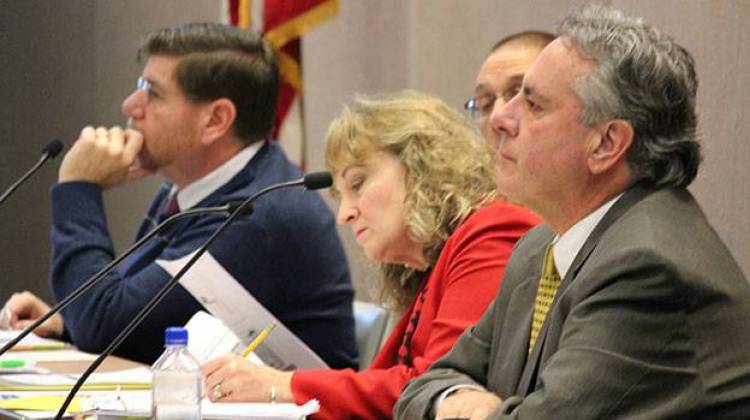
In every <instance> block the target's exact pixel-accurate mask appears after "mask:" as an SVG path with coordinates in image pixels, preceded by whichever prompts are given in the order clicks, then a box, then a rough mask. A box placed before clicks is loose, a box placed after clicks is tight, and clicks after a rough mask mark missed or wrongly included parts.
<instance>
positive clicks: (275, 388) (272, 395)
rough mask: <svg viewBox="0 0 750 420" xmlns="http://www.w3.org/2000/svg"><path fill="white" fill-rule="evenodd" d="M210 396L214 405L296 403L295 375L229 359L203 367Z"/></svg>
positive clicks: (207, 363) (207, 393)
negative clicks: (218, 403)
mask: <svg viewBox="0 0 750 420" xmlns="http://www.w3.org/2000/svg"><path fill="white" fill-rule="evenodd" d="M203 375H204V376H205V378H206V381H205V383H206V395H207V396H208V398H209V399H210V400H211V401H212V402H294V396H293V395H292V387H291V383H292V372H282V371H280V370H276V369H274V368H271V367H268V366H262V365H258V364H255V363H252V362H248V361H247V360H245V359H243V358H242V357H240V356H236V355H226V356H222V357H219V358H217V359H213V360H210V361H208V362H206V363H205V364H204V365H203Z"/></svg>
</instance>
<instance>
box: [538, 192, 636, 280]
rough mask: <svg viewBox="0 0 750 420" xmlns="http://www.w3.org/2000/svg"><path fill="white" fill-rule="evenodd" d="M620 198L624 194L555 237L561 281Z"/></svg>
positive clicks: (556, 258)
mask: <svg viewBox="0 0 750 420" xmlns="http://www.w3.org/2000/svg"><path fill="white" fill-rule="evenodd" d="M620 197H622V193H620V194H618V195H617V196H616V197H615V198H613V199H611V200H609V201H607V202H606V203H604V204H603V205H602V206H601V207H599V208H598V209H596V210H594V211H593V212H591V213H590V214H589V215H588V216H586V217H584V218H583V219H581V220H579V221H578V223H576V224H575V225H573V226H572V227H571V228H570V229H568V231H567V232H565V233H563V234H562V236H555V239H554V240H553V241H552V243H553V244H554V245H555V248H554V251H555V267H557V272H558V274H560V278H561V279H564V278H565V275H566V274H567V273H568V270H569V269H570V266H571V264H573V259H574V258H575V257H576V255H577V254H578V251H580V250H581V248H582V247H583V244H584V243H585V242H586V240H587V239H588V238H589V236H590V235H591V232H592V231H593V230H594V228H595V227H596V225H598V224H599V222H600V221H601V220H602V218H603V217H604V215H605V214H607V211H608V210H609V209H610V208H611V207H612V205H613V204H615V202H616V201H617V200H618V199H619V198H620Z"/></svg>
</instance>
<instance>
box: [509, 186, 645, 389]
mask: <svg viewBox="0 0 750 420" xmlns="http://www.w3.org/2000/svg"><path fill="white" fill-rule="evenodd" d="M651 192H653V190H651V189H648V188H646V187H643V186H639V185H635V186H633V187H631V188H629V189H628V190H627V191H625V193H624V194H623V196H622V197H620V199H619V200H617V202H615V204H614V205H613V206H612V208H610V209H609V211H607V214H605V215H604V217H603V218H602V220H601V221H599V223H598V224H597V225H596V227H595V228H594V230H593V231H592V232H591V235H589V237H588V238H587V239H586V242H584V244H583V246H582V247H581V250H580V251H578V254H576V257H575V258H574V259H573V263H572V264H571V265H570V269H568V272H567V274H566V275H565V278H564V279H563V280H562V283H561V284H560V288H559V289H558V290H557V293H556V294H555V299H554V300H553V301H552V306H551V307H550V310H549V312H548V313H547V318H546V319H545V320H544V323H543V324H542V328H541V329H540V330H539V335H538V336H537V339H536V343H535V345H534V348H533V350H532V351H531V354H529V356H528V361H527V363H526V366H525V368H524V370H523V374H522V376H521V381H520V382H519V385H518V391H519V394H520V395H527V394H529V393H530V392H532V391H533V390H534V388H535V387H536V382H537V377H538V372H539V368H540V362H541V361H542V357H541V356H542V355H543V354H544V353H543V350H544V342H545V340H546V338H547V330H548V328H549V319H550V318H552V317H554V316H555V315H556V309H557V302H558V301H559V300H560V297H561V296H562V295H563V294H564V293H565V290H566V289H567V288H568V287H569V286H570V284H571V283H572V282H573V281H574V280H575V278H576V276H577V275H578V272H579V271H580V270H581V267H583V264H584V263H585V262H586V260H588V258H589V256H590V255H591V252H593V251H594V249H595V248H596V245H597V244H598V243H599V240H600V239H601V237H602V235H603V234H604V232H606V231H607V229H609V228H610V226H612V224H613V223H614V222H615V221H617V220H618V219H619V218H620V217H621V216H622V215H623V214H625V212H627V211H628V210H630V208H631V207H633V206H634V205H635V204H636V203H638V202H639V201H641V199H643V198H644V197H646V196H647V195H648V194H650V193H651ZM541 258H543V257H541ZM541 258H540V259H538V261H542V259H541ZM537 265H538V266H539V268H537V269H536V271H537V272H538V273H539V274H538V275H537V277H536V279H535V280H534V282H533V284H534V288H533V292H532V299H531V302H532V303H531V304H530V305H531V306H532V308H531V311H532V312H533V301H534V297H535V296H536V289H537V287H538V285H539V278H540V277H541V263H538V264H537ZM522 325H524V328H525V329H526V330H527V334H526V338H527V341H526V343H527V346H528V336H529V332H528V331H530V329H531V318H530V317H529V318H528V320H527V322H526V323H525V324H522ZM556 350H557V349H556V348H555V349H553V351H552V353H551V354H548V355H547V358H549V357H551V356H552V354H554V351H556Z"/></svg>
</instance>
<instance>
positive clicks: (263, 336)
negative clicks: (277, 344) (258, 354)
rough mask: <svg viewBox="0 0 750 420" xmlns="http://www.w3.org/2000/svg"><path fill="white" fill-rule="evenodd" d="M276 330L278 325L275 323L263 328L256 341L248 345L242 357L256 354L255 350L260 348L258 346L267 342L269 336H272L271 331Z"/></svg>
mask: <svg viewBox="0 0 750 420" xmlns="http://www.w3.org/2000/svg"><path fill="white" fill-rule="evenodd" d="M274 328H276V323H275V322H272V323H270V324H268V326H267V327H266V328H263V330H261V332H260V334H258V336H257V337H255V339H254V340H253V341H252V342H251V343H250V344H248V346H247V347H245V350H243V351H242V357H243V358H244V357H247V356H248V355H249V354H250V353H252V352H254V351H255V349H256V348H258V346H259V345H260V344H261V343H262V342H263V341H265V339H266V338H268V335H269V334H271V331H272V330H273V329H274Z"/></svg>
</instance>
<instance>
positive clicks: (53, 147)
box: [0, 140, 63, 204]
mask: <svg viewBox="0 0 750 420" xmlns="http://www.w3.org/2000/svg"><path fill="white" fill-rule="evenodd" d="M62 148H63V144H62V142H61V141H60V140H52V141H51V142H49V143H48V144H47V145H46V146H44V149H42V157H40V158H39V160H38V161H37V162H36V163H35V164H34V166H32V167H31V169H29V170H28V171H27V172H26V173H25V174H23V176H21V178H19V179H18V181H16V182H14V183H13V185H11V186H10V187H8V189H7V190H5V192H4V193H3V195H2V196H0V204H3V202H5V200H7V199H8V197H10V195H11V194H13V192H14V191H15V190H16V189H17V188H18V187H20V186H21V184H23V183H24V182H26V180H27V179H29V177H30V176H31V175H34V173H35V172H36V171H38V170H39V168H41V167H42V165H44V164H45V163H46V162H47V161H48V160H51V159H54V158H55V157H57V155H58V154H60V151H62Z"/></svg>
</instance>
